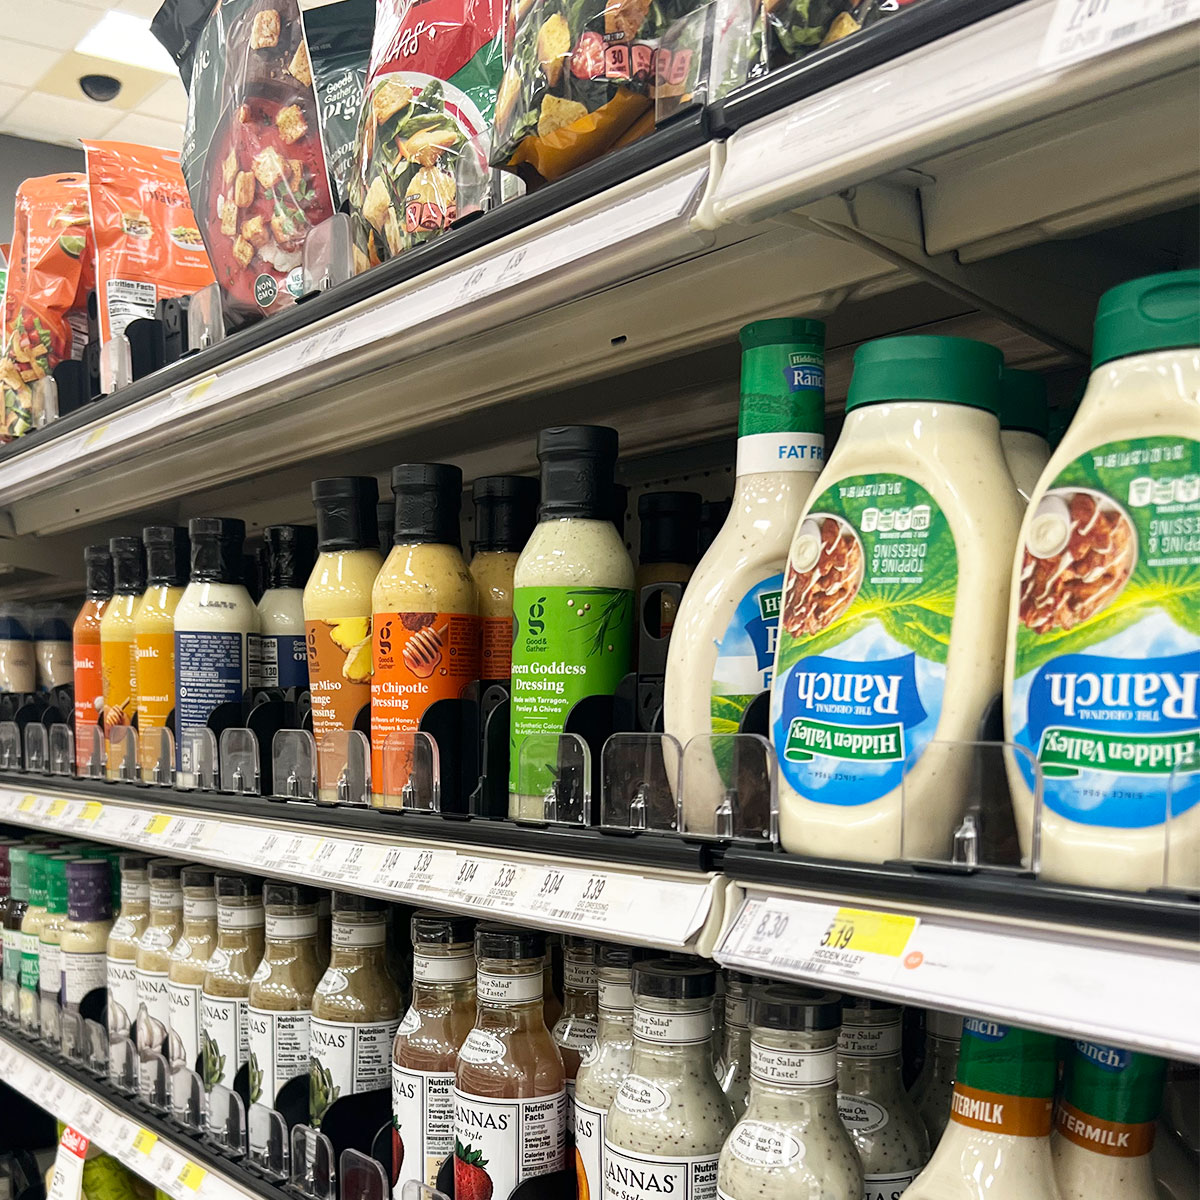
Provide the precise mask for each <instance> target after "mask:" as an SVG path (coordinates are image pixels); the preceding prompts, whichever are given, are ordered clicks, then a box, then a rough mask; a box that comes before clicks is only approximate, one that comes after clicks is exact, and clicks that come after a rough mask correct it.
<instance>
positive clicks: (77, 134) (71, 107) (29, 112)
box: [0, 92, 121, 146]
mask: <svg viewBox="0 0 1200 1200" xmlns="http://www.w3.org/2000/svg"><path fill="white" fill-rule="evenodd" d="M120 115H121V114H120V112H119V111H118V110H117V109H113V108H103V107H102V106H101V105H99V104H90V103H88V101H86V100H64V99H62V97H60V96H48V95H46V94H45V93H44V92H28V93H27V94H26V95H25V98H24V99H23V100H22V101H21V102H20V103H19V104H18V105H17V106H16V107H15V108H14V109H12V111H11V112H9V113H7V114H5V117H4V120H3V122H0V125H3V128H4V129H5V130H12V132H14V133H19V134H20V135H21V136H22V137H30V138H36V139H38V140H39V141H43V142H59V143H61V144H62V145H66V146H74V145H77V144H78V141H79V139H80V138H81V137H103V136H104V135H105V134H106V133H108V131H109V130H110V129H111V128H112V126H113V122H115V121H116V120H117V118H118V117H119V116H120Z"/></svg>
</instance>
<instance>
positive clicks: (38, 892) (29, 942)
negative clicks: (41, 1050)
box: [17, 850, 54, 1033]
mask: <svg viewBox="0 0 1200 1200" xmlns="http://www.w3.org/2000/svg"><path fill="white" fill-rule="evenodd" d="M53 854H54V851H52V850H50V851H42V850H35V851H33V852H32V853H31V854H30V855H29V906H28V907H27V908H26V909H25V915H24V916H23V917H22V918H21V991H20V994H19V996H18V997H17V1008H18V1013H19V1015H20V1021H21V1028H22V1030H24V1031H25V1032H26V1033H37V1031H38V1023H39V1022H38V1013H39V1005H38V983H39V967H40V941H41V934H42V926H43V925H45V923H46V918H47V915H48V914H47V911H46V898H47V897H46V860H47V859H49V858H50V857H52V856H53Z"/></svg>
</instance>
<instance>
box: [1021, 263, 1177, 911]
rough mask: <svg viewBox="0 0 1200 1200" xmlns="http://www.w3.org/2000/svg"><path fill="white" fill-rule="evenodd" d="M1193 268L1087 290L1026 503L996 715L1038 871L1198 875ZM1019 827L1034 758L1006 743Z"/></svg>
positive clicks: (1110, 883)
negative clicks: (1080, 382) (1058, 405)
mask: <svg viewBox="0 0 1200 1200" xmlns="http://www.w3.org/2000/svg"><path fill="white" fill-rule="evenodd" d="M1198 293H1200V272H1197V271H1178V272H1174V273H1171V274H1166V275H1151V276H1148V277H1147V278H1145V279H1135V280H1132V281H1131V282H1129V283H1123V284H1121V285H1119V286H1118V287H1115V288H1111V289H1110V290H1109V291H1107V292H1105V294H1104V295H1103V296H1101V297H1100V307H1099V311H1098V312H1097V314H1096V332H1095V338H1094V341H1093V344H1092V376H1091V379H1090V380H1089V381H1088V386H1087V391H1086V392H1085V393H1084V396H1083V401H1082V403H1081V404H1080V406H1079V411H1078V413H1076V415H1075V419H1074V420H1073V421H1072V422H1071V427H1070V428H1069V429H1068V430H1067V432H1066V434H1065V435H1064V437H1063V440H1062V442H1061V444H1060V445H1059V447H1058V449H1057V450H1056V451H1055V452H1054V455H1053V457H1052V458H1051V459H1050V463H1049V465H1048V466H1047V467H1046V470H1045V472H1044V473H1043V475H1042V478H1041V479H1040V480H1039V481H1038V485H1037V487H1036V488H1035V489H1034V492H1033V495H1032V497H1031V498H1030V501H1029V510H1028V512H1027V513H1026V515H1025V522H1024V524H1023V525H1022V527H1021V533H1020V540H1019V542H1018V545H1017V553H1016V560H1015V562H1014V564H1013V572H1012V596H1011V606H1010V610H1009V634H1008V656H1007V663H1006V676H1005V700H1006V704H1005V727H1006V737H1007V739H1008V740H1009V741H1012V742H1016V743H1017V744H1018V745H1020V746H1024V747H1025V748H1026V749H1027V750H1029V752H1030V753H1031V754H1032V755H1033V756H1034V757H1035V758H1036V759H1037V761H1038V763H1039V764H1040V766H1041V774H1042V796H1043V800H1042V808H1041V874H1042V875H1043V876H1044V877H1045V878H1048V879H1056V880H1062V881H1065V882H1068V883H1086V884H1097V885H1100V886H1102V887H1118V888H1130V889H1135V890H1140V889H1144V888H1148V887H1154V886H1155V885H1158V884H1161V883H1163V882H1164V851H1165V850H1166V849H1167V841H1168V834H1167V825H1166V821H1167V818H1168V815H1169V816H1170V825H1169V829H1170V835H1169V840H1170V869H1169V876H1168V877H1167V878H1166V880H1165V881H1166V882H1169V883H1171V884H1173V885H1175V886H1192V887H1194V886H1196V885H1197V884H1198V883H1200V807H1197V801H1200V771H1198V770H1197V763H1198V759H1197V742H1198V739H1200V627H1198V626H1197V623H1196V589H1197V587H1200V441H1197V433H1198V432H1200V304H1198V303H1197V295H1198ZM1009 775H1010V781H1009V782H1010V785H1011V787H1012V792H1013V805H1014V807H1015V809H1016V816H1017V829H1018V831H1019V832H1020V833H1021V835H1022V836H1023V837H1024V838H1026V839H1028V837H1029V833H1030V829H1031V824H1032V819H1033V808H1034V778H1033V767H1032V764H1031V763H1030V762H1029V761H1028V760H1027V759H1024V758H1021V759H1018V758H1017V757H1016V756H1013V757H1012V758H1010V760H1009Z"/></svg>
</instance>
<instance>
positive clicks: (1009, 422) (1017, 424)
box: [1000, 367, 1050, 438]
mask: <svg viewBox="0 0 1200 1200" xmlns="http://www.w3.org/2000/svg"><path fill="white" fill-rule="evenodd" d="M1000 428H1001V429H1022V430H1024V431H1025V432H1027V433H1036V434H1037V435H1038V436H1039V437H1042V438H1045V437H1048V436H1049V434H1050V407H1049V405H1048V404H1047V402H1046V381H1045V379H1043V378H1042V376H1040V375H1039V374H1038V373H1037V372H1036V371H1018V370H1016V369H1015V368H1013V367H1005V368H1004V370H1003V371H1002V372H1001V373H1000Z"/></svg>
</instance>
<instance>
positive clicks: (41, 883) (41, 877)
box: [29, 850, 50, 907]
mask: <svg viewBox="0 0 1200 1200" xmlns="http://www.w3.org/2000/svg"><path fill="white" fill-rule="evenodd" d="M49 857H50V855H49V854H47V853H43V852H39V851H36V850H35V851H33V852H32V853H30V855H29V903H30V904H40V905H42V906H43V907H45V904H46V859H48V858H49Z"/></svg>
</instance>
